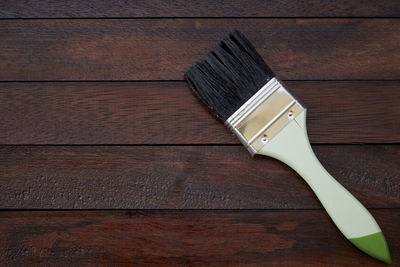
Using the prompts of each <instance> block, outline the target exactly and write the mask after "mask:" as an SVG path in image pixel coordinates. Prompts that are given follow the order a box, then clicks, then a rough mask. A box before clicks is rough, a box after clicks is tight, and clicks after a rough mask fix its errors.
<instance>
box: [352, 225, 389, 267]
mask: <svg viewBox="0 0 400 267" xmlns="http://www.w3.org/2000/svg"><path fill="white" fill-rule="evenodd" d="M349 240H350V242H351V243H352V244H353V245H354V246H356V247H357V248H359V249H360V250H361V251H363V252H365V253H367V254H368V255H370V256H372V257H374V258H376V259H378V260H381V261H383V262H385V263H387V264H390V263H392V259H391V258H390V252H389V248H388V245H387V243H386V239H385V237H384V236H383V233H382V232H378V233H375V234H371V235H366V236H362V237H358V238H350V239H349Z"/></svg>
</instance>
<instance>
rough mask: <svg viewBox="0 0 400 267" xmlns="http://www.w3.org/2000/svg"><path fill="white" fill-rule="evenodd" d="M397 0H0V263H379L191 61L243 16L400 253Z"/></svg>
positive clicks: (342, 177)
mask: <svg viewBox="0 0 400 267" xmlns="http://www.w3.org/2000/svg"><path fill="white" fill-rule="evenodd" d="M399 17H400V4H399V3H398V1H394V0H384V1H372V0H354V1H345V0H339V1H322V0H311V1H303V0H297V1H289V0H280V1H279V0H273V1H260V0H249V1H239V0H231V1H228V0H223V1H210V0H206V1H193V0H188V1H183V0H178V1H161V0H154V1H124V0H116V1H102V0H93V1H75V0H72V1H50V0H46V1H30V0H17V1H0V266H24V267H25V266H115V265H116V266H159V265H164V266H171V265H172V266H188V265H189V266H204V265H211V266H266V265H267V266H269V265H272V266H276V265H278V266H344V265H347V266H375V265H376V266H379V265H381V266H384V264H382V263H380V262H378V261H377V260H374V259H372V258H371V257H369V256H367V255H366V254H364V253H362V252H360V251H359V250H357V249H356V248H354V247H353V246H352V245H351V244H350V243H349V242H348V241H347V240H346V239H345V238H344V237H343V236H342V235H341V234H340V232H339V231H338V230H337V229H336V227H335V226H334V224H333V223H332V222H331V220H330V219H329V217H328V215H327V214H326V213H325V211H324V210H323V209H322V208H321V204H320V203H319V202H318V201H317V199H316V197H315V196H314V195H313V193H312V191H311V190H310V189H309V188H308V186H307V185H306V183H305V182H304V181H303V180H302V179H301V178H300V177H299V176H298V175H297V174H295V173H294V171H292V170H291V169H290V168H288V167H287V166H285V165H284V164H283V163H280V162H278V161H276V160H274V159H271V158H264V157H259V156H256V157H254V158H252V157H250V155H249V154H248V152H247V151H246V150H245V149H244V148H243V147H242V146H241V145H239V143H238V142H237V140H236V139H235V138H234V137H233V136H232V135H231V134H230V133H229V132H228V131H227V130H226V129H225V127H224V126H223V125H222V124H221V123H219V122H218V121H217V120H216V119H214V118H213V117H212V115H210V114H209V112H208V111H207V110H206V109H205V108H203V107H202V106H201V105H200V103H199V102H198V101H197V100H196V99H195V98H194V97H193V95H192V94H191V92H190V90H189V88H188V87H187V86H186V84H185V83H184V81H183V72H184V70H186V69H187V68H188V67H189V66H190V65H191V64H193V63H194V62H195V61H196V60H199V59H200V58H201V57H202V56H203V54H204V53H206V52H207V51H208V50H209V49H210V48H211V47H212V46H213V45H214V44H215V42H217V41H218V40H220V39H221V38H222V37H223V36H225V35H226V34H227V33H228V32H230V31H231V30H232V29H234V28H237V29H239V30H241V31H243V32H244V33H245V34H246V36H248V38H249V39H250V40H251V41H252V42H253V43H254V45H255V46H256V48H257V50H258V51H259V52H260V53H261V55H262V56H263V57H264V58H265V59H266V61H267V63H268V64H269V65H270V66H271V67H272V69H273V70H274V71H275V72H276V74H277V76H278V77H279V78H281V79H284V80H285V82H286V84H287V85H288V87H289V88H290V89H291V90H292V91H293V92H294V93H295V94H296V95H297V96H298V97H299V98H300V99H301V100H302V101H303V102H304V103H305V105H306V106H307V107H308V117H309V119H308V130H309V135H310V140H311V142H312V143H313V144H314V145H313V148H314V150H315V152H316V154H317V156H318V157H319V159H320V160H321V162H322V163H323V164H324V165H325V167H326V169H327V170H328V171H329V172H330V173H332V175H333V176H335V177H336V178H337V180H338V181H339V182H340V183H342V184H343V185H344V186H345V187H347V188H348V189H349V190H350V191H351V192H352V193H353V194H354V195H355V196H356V197H357V198H358V199H360V200H361V202H363V203H364V204H365V206H366V207H368V208H369V209H370V211H371V213H372V214H373V215H374V216H375V218H376V219H377V221H378V223H379V225H380V226H381V228H382V230H383V232H384V233H385V236H386V238H387V241H388V243H389V247H390V251H391V255H392V259H393V264H392V265H393V266H398V265H399V264H400V263H399V261H400V246H399V244H400V243H399V242H397V241H398V240H399V239H400V231H399V229H400V228H399V222H400V188H399V187H400V186H399V185H400V168H399V166H400V146H399V142H400V108H399V107H400V81H399V77H400V46H399V44H400V20H399V19H398V18H399Z"/></svg>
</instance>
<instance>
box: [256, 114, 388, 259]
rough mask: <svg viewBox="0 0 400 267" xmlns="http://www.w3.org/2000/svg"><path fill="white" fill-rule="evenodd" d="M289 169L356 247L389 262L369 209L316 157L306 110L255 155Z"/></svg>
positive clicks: (382, 240)
mask: <svg viewBox="0 0 400 267" xmlns="http://www.w3.org/2000/svg"><path fill="white" fill-rule="evenodd" d="M257 154H261V155H266V156H270V157H273V158H276V159H278V160H280V161H282V162H284V163H286V164H287V165H289V166H290V167H292V168H293V169H294V170H295V171H296V172H297V173H298V174H299V175H300V176H301V177H303V179H304V180H305V181H306V182H307V184H308V185H309V186H310V187H311V189H312V190H313V191H314V193H315V194H316V195H317V197H318V199H319V200H320V201H321V203H322V205H323V206H324V208H325V209H326V211H327V212H328V214H329V216H330V217H331V218H332V220H333V222H334V223H335V224H336V226H337V227H338V228H339V230H340V231H341V232H342V233H343V235H344V236H345V237H346V238H347V239H349V240H350V241H351V242H352V243H353V244H354V245H355V246H356V247H358V248H359V249H361V250H362V251H364V252H365V253H367V254H369V255H371V256H372V257H374V258H377V259H379V260H382V261H384V262H386V263H390V262H391V259H390V253H389V249H388V247H387V244H386V240H385V237H384V236H383V234H382V231H381V229H380V228H379V226H378V224H377V223H376V221H375V219H374V218H373V217H372V215H371V214H370V213H369V212H368V210H367V209H366V208H365V207H364V206H363V205H362V204H361V203H360V202H359V201H358V200H357V199H356V198H355V197H354V196H353V195H352V194H350V192H349V191H347V190H346V189H345V188H344V187H343V186H342V185H341V184H339V183H338V182H337V181H336V180H335V179H334V178H333V177H332V176H331V175H330V174H329V173H328V172H327V171H326V170H325V168H324V167H323V166H322V165H321V163H320V162H319V161H318V159H317V157H316V156H315V154H314V152H313V150H312V148H311V145H310V142H309V141H308V136H307V129H306V110H304V111H303V112H302V113H301V114H299V115H298V116H297V117H296V118H295V119H293V120H292V121H291V122H290V123H289V124H288V125H287V126H286V127H285V128H284V129H283V130H282V131H280V132H279V133H278V134H277V135H276V136H275V137H274V138H273V139H272V140H270V141H269V142H268V143H266V144H265V145H264V147H263V148H262V149H261V150H260V151H259V152H258V153H257Z"/></svg>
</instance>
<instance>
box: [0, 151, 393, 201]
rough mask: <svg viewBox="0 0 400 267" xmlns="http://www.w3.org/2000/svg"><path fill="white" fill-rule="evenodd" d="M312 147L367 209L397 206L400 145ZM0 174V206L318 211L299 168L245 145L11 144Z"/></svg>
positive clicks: (1, 161) (0, 157)
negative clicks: (252, 153)
mask: <svg viewBox="0 0 400 267" xmlns="http://www.w3.org/2000/svg"><path fill="white" fill-rule="evenodd" d="M314 149H315V152H316V154H317V156H318V157H319V159H320V160H321V162H322V163H323V164H324V166H325V167H326V168H327V170H328V171H329V172H330V173H331V174H332V175H333V176H334V177H336V178H337V179H338V181H339V182H341V183H342V184H343V185H344V186H346V187H347V188H348V189H349V190H350V191H351V192H352V193H353V194H354V195H355V196H356V197H357V198H358V199H359V200H360V201H361V202H363V203H364V204H365V205H366V206H367V207H369V208H400V189H399V187H400V184H399V180H400V169H399V166H400V146H391V145H385V146H383V145H380V146H375V145H357V146H356V145H352V146H348V145H331V146H327V145H322V146H321V145H319V146H314ZM255 170H256V171H255ZM0 173H1V174H2V175H1V177H0V188H2V193H1V194H0V205H1V206H0V208H2V209H18V208H23V209H75V208H76V209H117V208H118V209H146V208H150V209H163V208H167V209H315V208H318V209H319V208H321V205H320V204H319V202H318V201H317V200H316V198H315V196H314V195H313V193H312V191H311V190H310V189H309V187H308V186H307V185H306V183H305V182H304V181H303V180H302V179H301V178H300V177H299V176H298V175H296V174H295V172H294V171H292V170H291V169H290V168H288V167H287V166H285V165H284V164H283V163H281V162H279V161H277V160H274V159H271V158H265V157H261V156H256V157H254V158H252V157H250V155H249V153H248V152H247V151H246V149H245V148H243V147H242V146H97V147H96V146H95V147H94V146H33V147H32V146H7V147H2V148H1V149H0ZM371 196H373V197H371Z"/></svg>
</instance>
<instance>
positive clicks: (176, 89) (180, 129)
mask: <svg viewBox="0 0 400 267" xmlns="http://www.w3.org/2000/svg"><path fill="white" fill-rule="evenodd" d="M286 85H287V87H288V88H289V89H290V90H291V91H292V92H293V93H295V94H296V95H297V96H298V98H299V99H300V101H302V103H303V104H304V105H305V106H306V107H307V108H308V119H307V127H308V133H309V136H310V141H311V142H312V143H313V144H335V143H339V144H346V143H389V144H393V143H399V142H400V134H399V131H400V129H399V126H398V125H400V109H399V108H398V99H399V98H400V90H398V89H399V87H400V81H391V82H389V81H287V82H286ZM0 101H1V103H2V105H0V121H1V122H2V123H1V124H0V144H4V145H5V144H43V145H45V144H67V145H68V144H75V145H82V144H83V145H89V144H134V145H141V144H153V145H157V144H175V145H178V144H239V141H238V140H237V138H235V137H234V136H233V135H232V134H231V133H230V132H229V131H228V130H227V128H226V127H225V126H224V125H223V124H221V123H220V122H219V121H218V120H217V119H215V118H214V117H213V116H212V115H211V114H210V113H209V112H208V110H207V109H206V108H204V107H203V105H201V104H200V102H199V101H198V100H197V99H196V97H194V95H193V94H192V93H191V91H190V89H189V87H188V86H187V85H186V83H185V82H183V81H180V82H178V81H176V82H62V83H59V82H44V83H43V82H15V83H14V82H11V83H4V82H2V83H0Z"/></svg>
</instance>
